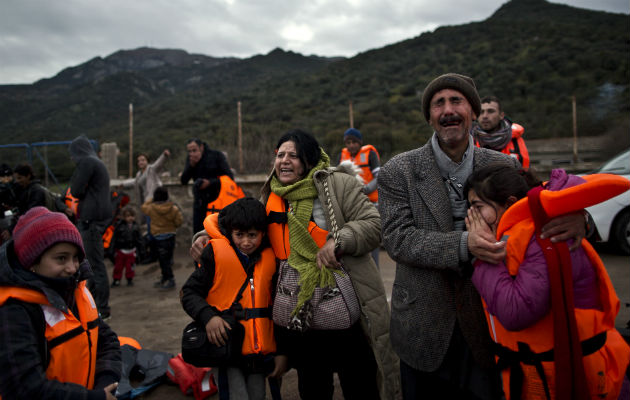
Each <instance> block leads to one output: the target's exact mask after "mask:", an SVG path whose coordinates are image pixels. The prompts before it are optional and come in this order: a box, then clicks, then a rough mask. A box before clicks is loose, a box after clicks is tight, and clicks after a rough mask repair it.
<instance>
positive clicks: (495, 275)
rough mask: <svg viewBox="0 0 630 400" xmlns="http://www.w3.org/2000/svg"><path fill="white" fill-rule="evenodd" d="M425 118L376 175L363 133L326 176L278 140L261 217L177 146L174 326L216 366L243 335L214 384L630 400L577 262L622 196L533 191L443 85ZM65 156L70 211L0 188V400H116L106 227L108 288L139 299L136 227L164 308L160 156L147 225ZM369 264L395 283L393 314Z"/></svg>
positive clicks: (100, 167) (220, 175)
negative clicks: (591, 224)
mask: <svg viewBox="0 0 630 400" xmlns="http://www.w3.org/2000/svg"><path fill="white" fill-rule="evenodd" d="M421 108H422V113H423V115H424V117H425V119H426V121H427V122H428V124H429V125H430V126H431V127H432V129H433V131H434V132H433V135H432V136H431V138H430V139H429V140H428V141H427V143H425V144H424V145H422V146H420V147H418V148H417V149H414V150H410V151H407V152H404V153H402V154H398V155H396V156H394V157H393V158H391V159H390V160H389V161H388V162H387V163H385V164H384V165H383V166H381V163H380V156H379V153H378V151H377V150H376V148H375V147H374V146H372V145H370V144H364V141H363V134H362V133H361V132H360V131H359V130H358V129H356V128H353V127H351V128H349V129H347V130H346V131H345V132H344V133H343V143H344V145H345V147H344V148H343V149H342V151H341V154H340V155H339V157H338V158H336V161H337V165H336V166H333V165H331V157H330V156H329V155H328V154H327V153H326V151H325V150H324V149H323V148H322V146H321V145H320V144H319V143H318V141H317V140H316V139H315V137H314V136H313V135H312V134H310V133H309V132H306V131H304V130H301V129H292V130H289V131H288V132H285V133H284V134H282V135H281V136H280V137H279V139H278V141H277V144H276V146H275V156H274V158H273V170H272V172H271V174H270V175H269V177H268V179H267V180H266V182H265V183H264V185H263V188H262V190H261V195H260V198H259V199H256V198H253V197H246V196H245V195H244V193H243V192H242V191H241V190H240V189H239V190H235V187H237V185H236V184H235V182H234V174H233V172H232V170H231V169H230V167H229V164H228V162H227V158H226V157H225V155H224V154H223V153H222V152H220V151H217V150H213V149H211V148H210V147H209V146H208V145H207V144H206V143H204V142H202V141H201V140H199V139H191V140H189V141H188V142H187V143H186V151H187V157H186V163H185V166H184V169H183V172H182V174H181V184H183V185H187V184H189V182H190V181H191V180H192V182H193V183H192V185H193V196H194V201H193V207H192V216H193V217H192V227H193V231H194V232H195V235H194V237H193V241H192V245H191V248H190V254H191V257H192V259H193V260H194V261H195V263H196V267H195V269H194V270H193V272H192V274H191V275H190V276H189V278H188V279H187V281H186V282H185V283H184V284H183V286H182V288H181V291H180V299H181V304H182V307H183V310H184V312H185V313H187V314H188V315H189V316H190V317H192V318H193V319H194V320H195V321H196V322H197V323H198V324H200V325H201V326H203V327H204V328H205V332H206V335H207V339H208V341H209V342H210V343H211V345H213V346H216V347H222V346H226V345H227V344H226V343H228V342H229V341H232V340H236V339H234V338H236V337H238V335H236V332H237V331H239V332H242V335H241V338H240V339H239V340H242V344H241V343H240V342H239V343H238V348H239V349H240V351H237V353H238V354H234V355H232V356H231V358H230V359H229V360H227V361H226V360H224V361H222V363H221V364H220V365H217V371H216V377H217V379H218V387H219V393H220V396H221V398H237V399H250V400H253V399H264V398H265V396H266V380H265V379H266V378H267V377H268V378H270V384H271V383H272V382H273V384H276V385H277V384H279V383H280V382H281V378H282V376H283V375H284V374H285V373H286V372H287V371H288V370H289V369H291V368H294V369H295V370H296V371H297V377H298V392H299V395H300V397H301V398H302V399H332V398H333V392H334V379H333V377H334V374H337V376H338V379H339V383H340V386H341V390H342V392H343V396H344V398H346V399H396V398H400V397H402V398H403V399H405V400H411V399H425V398H426V399H435V398H457V399H497V400H499V399H503V398H506V399H538V398H541V399H544V398H547V399H587V398H598V399H617V398H623V399H628V398H630V383H629V381H628V377H627V370H628V365H629V363H630V347H628V345H627V344H626V342H625V341H624V340H623V338H622V337H621V335H620V334H619V333H618V332H617V331H616V330H615V326H614V319H615V316H616V314H617V312H618V310H619V299H618V298H617V296H616V294H615V293H614V289H613V287H612V284H611V283H610V279H609V278H608V275H607V274H606V270H605V267H604V266H603V264H602V262H601V260H600V259H599V257H598V255H597V253H596V252H595V251H594V250H593V248H592V247H591V246H590V245H589V244H588V242H587V241H585V240H584V236H585V233H586V226H585V224H586V223H587V221H586V220H585V214H584V208H585V207H587V206H590V205H592V204H595V203H596V202H600V201H603V200H605V199H607V198H610V197H613V196H615V195H617V194H619V193H621V192H623V191H624V190H627V189H628V187H629V186H630V183H629V182H627V181H625V180H623V178H616V177H611V176H594V177H592V178H591V177H589V178H582V177H577V176H573V175H570V174H567V173H565V172H564V171H562V170H555V171H553V172H552V175H551V178H550V179H549V181H548V182H546V183H544V184H543V183H541V182H540V181H538V180H537V179H536V177H535V175H534V171H532V170H531V169H530V159H529V154H528V152H527V148H526V146H525V143H524V141H523V138H522V135H523V132H524V128H523V127H522V126H520V125H518V124H515V123H512V122H511V121H510V120H509V119H508V118H506V117H505V114H504V111H503V110H502V109H501V105H500V101H499V99H497V98H496V97H493V96H491V97H487V98H483V99H481V98H480V97H479V94H478V92H477V88H476V86H475V82H474V81H473V79H472V78H470V77H467V76H464V75H460V74H456V73H448V74H444V75H441V76H438V77H436V78H435V79H434V80H432V81H431V82H429V83H428V85H427V86H426V88H425V89H424V91H423V92H422V102H421ZM70 155H71V158H72V160H73V161H74V162H75V163H76V170H75V172H74V174H73V176H72V178H71V182H70V188H69V197H71V198H70V199H69V201H68V202H66V203H64V204H56V205H53V204H51V199H50V195H49V193H47V192H46V191H47V189H46V188H44V187H43V186H42V185H41V184H40V183H39V181H37V180H36V179H35V177H34V174H33V170H32V169H31V167H30V166H28V165H19V166H17V167H16V168H15V169H13V170H12V169H11V168H10V167H9V166H6V165H2V166H0V175H2V176H1V177H0V185H1V186H0V189H1V193H0V194H1V196H2V199H1V200H2V207H3V212H4V211H9V212H8V213H5V215H8V216H11V215H12V214H11V211H10V209H11V208H12V207H10V205H11V204H16V205H18V207H17V209H16V210H15V213H16V214H17V216H18V217H19V218H10V222H8V223H5V221H4V219H3V223H2V227H1V228H2V236H1V238H2V242H3V244H2V247H0V326H1V327H2V328H1V329H0V396H2V398H4V399H11V398H51V399H55V398H88V399H112V398H114V396H115V393H116V385H117V382H118V381H119V380H120V376H121V373H122V370H121V356H120V350H119V343H118V339H117V338H116V334H115V333H114V332H112V331H111V329H110V328H109V326H108V325H107V323H106V321H107V320H108V318H110V313H111V310H110V308H109V289H110V285H109V280H108V276H107V272H106V268H105V264H104V261H103V260H104V246H103V233H104V231H105V229H106V228H107V226H108V225H110V224H112V223H113V221H112V219H113V216H114V214H115V213H116V211H118V215H119V217H118V218H117V219H116V221H115V223H114V224H113V236H112V238H111V246H112V249H113V255H114V270H113V281H112V285H111V286H112V287H117V286H119V285H120V282H121V280H122V277H123V272H124V276H125V278H126V280H127V285H129V286H133V282H134V281H133V279H134V265H135V263H136V262H137V261H138V260H137V254H138V251H139V248H140V247H142V246H144V244H143V239H142V235H141V233H140V225H141V224H146V226H147V233H148V237H149V238H150V243H151V247H152V248H153V250H154V251H155V254H156V257H157V260H158V261H159V265H160V270H161V277H160V280H159V281H158V282H156V284H155V287H157V288H159V289H164V290H171V289H174V288H175V287H176V282H175V279H174V275H173V271H172V265H173V251H174V248H175V235H176V231H177V228H178V227H179V226H180V225H181V224H182V223H183V213H182V210H181V207H180V206H179V205H177V204H176V203H175V202H173V201H172V200H171V199H169V193H168V190H167V189H166V187H164V186H163V185H162V183H161V181H160V178H159V172H160V171H161V170H162V169H163V168H164V163H165V162H166V160H167V159H168V158H169V157H170V151H169V150H166V149H165V150H164V151H163V152H162V154H161V155H160V157H159V158H158V159H157V160H156V161H155V162H154V163H153V164H149V157H148V156H147V155H146V154H140V155H138V157H137V162H138V173H137V175H136V177H135V178H133V179H130V180H127V181H126V182H124V185H126V186H127V187H131V186H133V187H134V188H135V191H136V199H137V200H138V201H139V204H140V205H141V206H140V210H139V213H138V211H136V210H134V209H133V208H132V207H131V206H129V205H126V206H124V207H122V208H121V209H120V210H115V209H112V206H111V200H110V195H111V193H110V186H109V175H108V173H107V170H106V168H105V165H104V164H103V162H102V161H101V160H100V159H99V157H98V156H97V154H96V152H95V150H94V148H93V147H92V145H91V143H90V141H89V140H88V139H87V138H86V137H85V136H79V137H78V138H76V139H75V140H74V141H73V142H72V144H71V145H70ZM12 179H14V182H13V181H12ZM16 199H19V200H18V201H17V202H16V203H11V202H12V201H13V202H15V201H16ZM73 199H74V200H76V202H73ZM77 202H78V204H77ZM137 215H141V218H140V219H139V221H138V220H137ZM71 219H72V220H73V221H74V222H75V223H72V222H71ZM381 246H382V247H383V248H384V249H385V250H386V251H387V253H388V255H389V256H390V257H391V259H392V260H393V261H394V262H395V263H396V275H395V280H394V284H393V289H392V296H391V305H390V304H389V303H388V300H387V296H386V294H385V288H384V285H383V281H382V278H381V273H380V271H379V267H378V249H379V248H380V247H381ZM230 396H231V397H230Z"/></svg>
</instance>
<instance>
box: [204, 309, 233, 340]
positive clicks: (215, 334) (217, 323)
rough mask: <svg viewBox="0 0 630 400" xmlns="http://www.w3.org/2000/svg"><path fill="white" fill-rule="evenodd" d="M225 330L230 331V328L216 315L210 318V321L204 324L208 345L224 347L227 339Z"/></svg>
mask: <svg viewBox="0 0 630 400" xmlns="http://www.w3.org/2000/svg"><path fill="white" fill-rule="evenodd" d="M226 329H227V330H231V329H232V327H231V326H230V324H228V323H227V322H225V320H224V319H223V318H221V317H219V316H218V315H215V316H214V317H212V318H210V321H208V323H207V324H206V335H208V340H209V341H210V343H212V344H214V345H215V346H224V345H225V343H226V341H227V339H228V333H227V331H226Z"/></svg>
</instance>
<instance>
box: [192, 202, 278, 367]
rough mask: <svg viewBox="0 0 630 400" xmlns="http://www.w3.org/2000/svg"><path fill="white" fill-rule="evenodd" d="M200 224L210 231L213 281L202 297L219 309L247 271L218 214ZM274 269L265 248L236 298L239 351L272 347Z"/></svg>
mask: <svg viewBox="0 0 630 400" xmlns="http://www.w3.org/2000/svg"><path fill="white" fill-rule="evenodd" d="M204 228H205V229H206V232H208V234H209V235H210V238H211V239H210V241H209V244H210V245H211V246H212V250H213V252H214V281H213V283H212V287H211V288H210V290H209V291H208V296H207V297H206V301H207V302H208V304H210V305H211V306H213V307H215V308H216V309H217V310H219V311H224V310H227V309H229V308H230V306H232V303H233V302H234V300H235V298H236V294H237V293H238V291H239V289H240V288H241V286H242V285H243V282H245V279H246V278H247V273H246V272H245V270H244V269H243V266H242V264H241V261H240V260H239V258H238V256H237V255H236V252H235V250H234V248H233V247H232V246H231V245H230V242H229V240H228V239H227V238H226V237H225V236H223V235H222V234H221V232H220V231H219V226H218V214H213V215H211V216H209V217H207V218H206V219H205V220H204ZM275 273H276V256H275V255H274V254H273V250H271V249H270V248H266V249H264V250H263V251H262V253H261V258H260V260H258V262H257V263H256V265H255V266H254V274H253V276H252V277H251V278H250V280H249V283H248V287H246V288H245V290H244V291H243V294H242V297H241V299H240V301H239V303H240V304H241V306H242V307H243V315H242V317H243V319H240V317H238V318H237V319H239V322H240V323H241V324H242V325H243V327H244V328H245V339H244V340H243V347H242V354H243V355H249V354H269V353H273V352H275V351H276V342H275V339H274V336H273V320H272V319H271V302H272V300H273V298H272V295H271V290H272V279H273V276H274V274H275Z"/></svg>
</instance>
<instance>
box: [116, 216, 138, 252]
mask: <svg viewBox="0 0 630 400" xmlns="http://www.w3.org/2000/svg"><path fill="white" fill-rule="evenodd" d="M141 244H142V242H141V238H140V227H139V226H138V223H137V222H135V221H134V222H133V223H132V224H131V225H129V224H128V223H127V221H125V220H124V219H120V220H118V221H117V222H116V226H115V227H114V235H113V237H112V248H113V249H114V250H120V249H125V250H131V249H133V248H139V247H140V246H141Z"/></svg>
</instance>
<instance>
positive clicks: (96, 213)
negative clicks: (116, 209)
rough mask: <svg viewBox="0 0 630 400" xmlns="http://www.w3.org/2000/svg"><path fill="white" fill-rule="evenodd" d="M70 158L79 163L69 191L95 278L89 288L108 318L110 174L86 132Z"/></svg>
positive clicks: (73, 149) (78, 138)
mask: <svg viewBox="0 0 630 400" xmlns="http://www.w3.org/2000/svg"><path fill="white" fill-rule="evenodd" d="M70 158H71V159H72V161H73V162H74V163H75V164H76V168H75V170H74V173H73V174H72V178H71V179H70V192H71V194H72V196H74V197H76V198H77V199H79V206H78V209H77V228H79V232H81V237H82V238H83V245H84V246H85V253H86V254H87V258H88V260H89V261H90V266H91V267H92V272H93V277H92V278H91V279H90V280H88V287H89V288H90V291H91V292H92V294H93V295H94V300H95V301H96V306H97V307H98V311H99V312H100V313H101V317H103V318H104V319H107V318H109V316H110V308H109V278H108V277H107V270H106V269H105V262H104V249H103V238H102V237H103V232H105V229H106V228H107V226H108V225H109V223H110V222H111V219H112V215H113V211H112V206H111V201H110V193H109V173H108V172H107V168H105V164H104V163H103V161H101V160H100V159H99V158H98V156H97V154H96V152H95V151H94V148H93V147H92V144H91V143H90V141H89V140H88V138H87V137H85V135H81V136H79V137H77V138H75V139H74V140H73V141H72V143H70Z"/></svg>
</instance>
